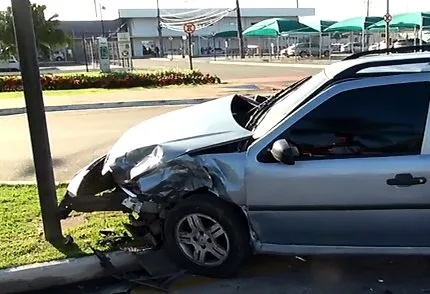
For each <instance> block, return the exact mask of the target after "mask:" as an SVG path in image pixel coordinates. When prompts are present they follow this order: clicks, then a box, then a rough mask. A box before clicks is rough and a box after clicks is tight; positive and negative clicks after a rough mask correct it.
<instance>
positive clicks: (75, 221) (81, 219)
mask: <svg viewBox="0 0 430 294" xmlns="http://www.w3.org/2000/svg"><path fill="white" fill-rule="evenodd" d="M86 220H87V219H86V217H85V215H84V214H81V215H78V216H72V217H69V218H67V219H65V220H62V221H61V227H62V228H63V230H69V229H73V228H76V227H78V226H80V225H83V224H84V223H85V221H86Z"/></svg>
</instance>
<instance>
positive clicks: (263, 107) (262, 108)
mask: <svg viewBox="0 0 430 294" xmlns="http://www.w3.org/2000/svg"><path fill="white" fill-rule="evenodd" d="M311 77H312V76H308V77H306V78H303V79H301V80H299V81H297V82H295V83H293V84H291V85H289V86H288V87H286V88H285V89H282V90H281V91H279V92H278V93H276V94H275V95H273V96H271V97H270V98H268V99H267V100H266V101H264V102H263V103H261V104H260V105H258V106H257V107H256V109H255V110H254V113H253V114H252V115H251V117H250V118H249V120H248V123H247V124H246V126H245V128H246V129H248V130H253V129H254V127H255V126H256V125H257V123H258V122H259V121H260V118H261V117H262V116H263V115H264V113H265V112H266V111H267V110H269V109H270V108H271V107H272V106H273V105H275V104H276V102H278V101H279V100H281V99H282V98H284V97H285V95H287V94H289V93H291V92H292V91H294V90H295V89H297V88H298V87H300V86H301V85H302V84H303V83H305V82H306V81H308V80H309V79H310V78H311Z"/></svg>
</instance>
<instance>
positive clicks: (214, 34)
mask: <svg viewBox="0 0 430 294" xmlns="http://www.w3.org/2000/svg"><path fill="white" fill-rule="evenodd" d="M215 37H216V32H212V39H213V41H214V48H213V49H212V50H213V51H214V60H216V50H215V47H216V44H215Z"/></svg>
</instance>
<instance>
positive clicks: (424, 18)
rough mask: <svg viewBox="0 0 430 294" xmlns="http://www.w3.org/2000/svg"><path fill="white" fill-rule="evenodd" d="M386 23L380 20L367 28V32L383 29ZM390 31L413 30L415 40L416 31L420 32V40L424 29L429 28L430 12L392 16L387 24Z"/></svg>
mask: <svg viewBox="0 0 430 294" xmlns="http://www.w3.org/2000/svg"><path fill="white" fill-rule="evenodd" d="M385 26H386V22H385V21H384V20H381V21H379V22H377V23H375V24H373V25H371V26H370V27H369V30H380V29H385ZM389 27H390V29H397V30H402V29H407V30H408V29H409V30H410V29H413V30H414V35H415V38H416V34H417V30H419V31H420V38H419V39H420V40H422V32H423V29H424V28H426V27H427V28H430V12H411V13H401V14H396V15H394V16H393V18H392V20H391V21H390V24H389Z"/></svg>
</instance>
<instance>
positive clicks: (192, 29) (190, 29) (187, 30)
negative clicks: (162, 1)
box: [184, 23, 196, 34]
mask: <svg viewBox="0 0 430 294" xmlns="http://www.w3.org/2000/svg"><path fill="white" fill-rule="evenodd" d="M195 31H196V26H195V25H194V24H193V23H186V24H184V32H185V33H187V34H192V33H194V32H195Z"/></svg>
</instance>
